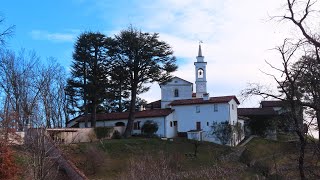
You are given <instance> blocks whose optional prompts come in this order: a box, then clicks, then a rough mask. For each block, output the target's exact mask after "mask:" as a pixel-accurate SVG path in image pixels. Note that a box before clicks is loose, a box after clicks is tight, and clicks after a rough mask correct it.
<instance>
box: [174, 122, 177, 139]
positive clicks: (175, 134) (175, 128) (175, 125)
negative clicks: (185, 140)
mask: <svg viewBox="0 0 320 180" xmlns="http://www.w3.org/2000/svg"><path fill="white" fill-rule="evenodd" d="M173 132H174V137H177V136H178V121H173Z"/></svg>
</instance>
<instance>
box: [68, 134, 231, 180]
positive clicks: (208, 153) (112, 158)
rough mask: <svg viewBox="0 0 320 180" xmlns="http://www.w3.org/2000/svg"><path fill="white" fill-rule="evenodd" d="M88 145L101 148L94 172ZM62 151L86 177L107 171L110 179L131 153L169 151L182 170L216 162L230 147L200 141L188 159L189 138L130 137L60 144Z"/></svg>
mask: <svg viewBox="0 0 320 180" xmlns="http://www.w3.org/2000/svg"><path fill="white" fill-rule="evenodd" d="M90 147H95V148H97V149H98V150H99V151H101V152H103V156H104V157H105V161H104V163H103V164H102V165H101V166H100V167H99V170H98V171H97V172H96V174H90V173H88V172H86V167H85V166H86V163H83V162H84V161H86V159H85V158H84V156H85V153H86V152H87V150H88V149H89V148H90ZM63 149H64V151H65V152H66V153H67V154H68V156H69V157H71V159H73V160H74V161H75V164H76V165H77V166H78V167H79V168H80V169H82V170H84V171H85V172H86V174H88V175H89V178H97V179H99V178H102V177H105V176H106V175H108V177H110V179H117V176H118V175H119V174H121V173H122V172H123V171H125V169H126V168H127V164H128V160H129V159H130V158H133V157H139V156H144V155H146V154H148V155H151V156H154V157H157V156H159V153H160V152H161V153H164V154H166V155H172V156H174V157H175V158H177V159H178V160H179V163H181V168H182V170H186V171H187V170H190V169H193V168H199V166H210V165H213V164H215V163H216V162H217V159H218V158H219V157H220V156H221V155H223V154H228V153H230V152H231V151H232V149H231V148H230V147H227V146H221V145H217V144H213V143H206V142H203V143H201V144H200V146H199V148H198V156H197V158H195V159H188V158H186V157H185V153H193V151H194V144H192V143H191V142H190V141H188V140H186V139H183V138H181V139H180V138H177V139H174V140H173V141H169V140H160V139H158V138H134V137H133V138H130V139H111V140H103V141H101V142H100V141H98V142H94V143H79V144H72V145H65V146H63Z"/></svg>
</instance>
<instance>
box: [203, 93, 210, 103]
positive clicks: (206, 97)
mask: <svg viewBox="0 0 320 180" xmlns="http://www.w3.org/2000/svg"><path fill="white" fill-rule="evenodd" d="M203 100H205V101H207V100H209V93H204V94H203Z"/></svg>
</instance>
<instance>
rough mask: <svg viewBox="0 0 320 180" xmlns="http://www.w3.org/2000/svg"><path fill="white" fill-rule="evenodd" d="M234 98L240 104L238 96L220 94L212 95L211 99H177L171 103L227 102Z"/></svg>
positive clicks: (173, 104) (177, 104)
mask: <svg viewBox="0 0 320 180" xmlns="http://www.w3.org/2000/svg"><path fill="white" fill-rule="evenodd" d="M232 99H234V100H235V101H236V102H237V103H238V104H240V103H239V100H238V99H237V97H236V96H218V97H210V99H209V100H203V98H194V99H182V100H175V101H172V102H171V103H170V105H171V106H179V105H191V104H214V103H227V102H229V101H231V100H232Z"/></svg>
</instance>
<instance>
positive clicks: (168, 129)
mask: <svg viewBox="0 0 320 180" xmlns="http://www.w3.org/2000/svg"><path fill="white" fill-rule="evenodd" d="M173 117H174V113H171V114H169V115H168V116H167V117H166V122H165V125H166V130H165V131H166V132H165V133H166V137H167V138H173V137H175V136H176V127H175V126H174V123H173V122H174V121H177V120H176V119H174V118H173ZM170 123H172V127H171V126H170ZM178 125H179V124H178Z"/></svg>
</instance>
